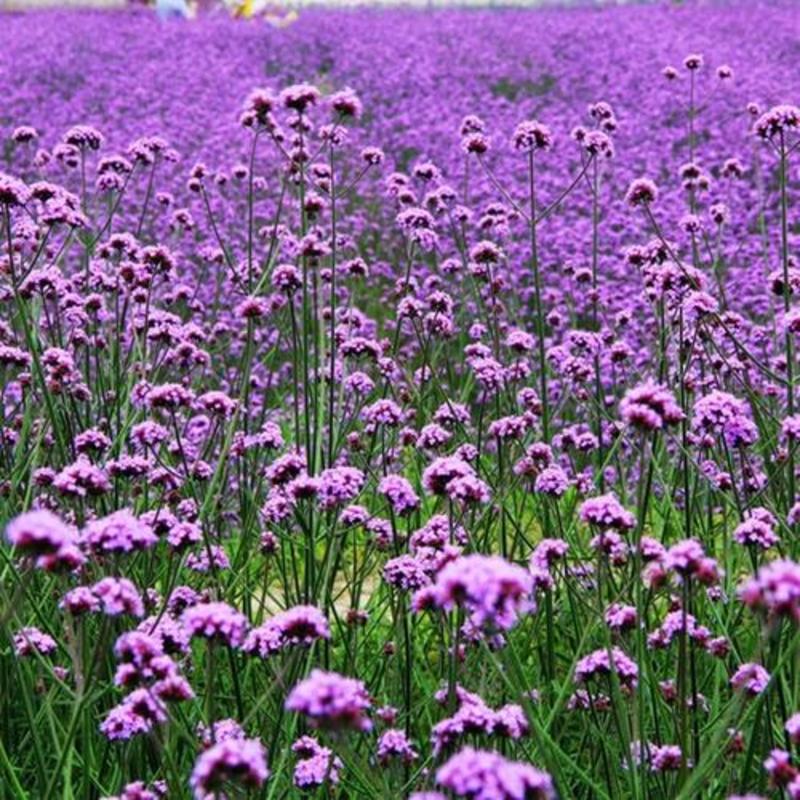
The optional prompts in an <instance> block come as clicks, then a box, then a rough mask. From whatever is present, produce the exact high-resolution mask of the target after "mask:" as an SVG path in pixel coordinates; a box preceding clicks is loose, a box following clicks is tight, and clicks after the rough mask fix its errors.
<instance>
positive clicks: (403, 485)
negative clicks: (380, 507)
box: [378, 475, 419, 516]
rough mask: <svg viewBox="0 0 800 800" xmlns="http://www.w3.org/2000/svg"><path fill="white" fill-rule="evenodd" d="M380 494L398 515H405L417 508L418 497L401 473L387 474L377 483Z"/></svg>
mask: <svg viewBox="0 0 800 800" xmlns="http://www.w3.org/2000/svg"><path fill="white" fill-rule="evenodd" d="M378 494H382V495H383V496H384V497H385V498H386V499H387V500H388V501H389V504H390V505H391V507H392V511H394V513H395V514H397V515H398V516H405V515H406V514H410V513H411V512H412V511H416V509H417V508H419V497H418V496H417V493H416V492H415V491H414V488H413V487H412V486H411V484H410V483H409V482H408V481H407V480H406V479H405V478H404V477H402V475H387V476H386V477H385V478H382V479H381V482H380V483H379V484H378Z"/></svg>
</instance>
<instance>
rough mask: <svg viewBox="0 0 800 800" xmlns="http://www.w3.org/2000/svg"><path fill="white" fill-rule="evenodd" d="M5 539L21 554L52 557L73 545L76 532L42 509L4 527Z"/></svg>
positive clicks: (76, 537)
mask: <svg viewBox="0 0 800 800" xmlns="http://www.w3.org/2000/svg"><path fill="white" fill-rule="evenodd" d="M6 538H7V539H8V541H9V542H10V543H11V544H12V545H13V547H15V548H16V549H17V551H19V552H20V553H22V554H25V555H32V556H44V555H53V554H55V553H58V552H59V551H61V550H63V549H64V548H66V547H69V546H71V545H75V544H76V543H77V540H78V536H77V531H76V530H75V529H74V528H73V527H71V526H69V525H67V524H66V523H65V522H62V520H61V519H60V518H59V517H57V516H56V515H55V514H53V513H52V512H51V511H46V510H44V509H42V510H37V511H28V512H26V513H25V514H20V516H18V517H15V518H14V519H12V520H11V522H9V523H8V526H7V527H6Z"/></svg>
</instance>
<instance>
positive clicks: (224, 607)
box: [181, 602, 248, 647]
mask: <svg viewBox="0 0 800 800" xmlns="http://www.w3.org/2000/svg"><path fill="white" fill-rule="evenodd" d="M181 622H182V623H183V626H184V627H185V628H186V630H187V632H188V633H189V635H190V636H192V637H194V636H202V637H203V638H205V639H210V640H212V641H219V642H222V643H224V644H226V645H228V647H240V646H241V644H242V642H243V641H244V637H245V634H246V632H247V627H248V623H247V618H246V617H245V615H244V614H242V613H241V612H240V611H237V610H236V609H235V608H233V607H232V606H229V605H228V604H227V603H219V602H217V603H198V604H197V605H194V606H190V607H189V608H187V609H186V611H184V612H183V616H182V617H181Z"/></svg>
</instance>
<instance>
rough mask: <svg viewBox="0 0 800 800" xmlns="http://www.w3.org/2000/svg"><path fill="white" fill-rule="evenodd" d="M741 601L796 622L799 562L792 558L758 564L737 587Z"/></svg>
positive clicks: (799, 601) (799, 607)
mask: <svg viewBox="0 0 800 800" xmlns="http://www.w3.org/2000/svg"><path fill="white" fill-rule="evenodd" d="M739 597H741V599H742V602H743V603H745V605H747V606H750V607H751V608H757V609H762V610H764V611H766V613H767V614H769V615H770V616H773V617H777V616H785V617H788V618H789V619H792V620H794V621H795V622H800V565H799V564H796V563H795V562H794V561H788V560H779V561H772V562H770V563H769V564H765V565H764V566H763V567H761V568H760V569H759V570H758V572H757V573H756V575H755V576H754V577H752V578H749V579H748V580H747V581H745V583H744V584H743V585H742V587H741V588H740V589H739Z"/></svg>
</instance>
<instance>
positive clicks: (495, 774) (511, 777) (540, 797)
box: [436, 747, 556, 800]
mask: <svg viewBox="0 0 800 800" xmlns="http://www.w3.org/2000/svg"><path fill="white" fill-rule="evenodd" d="M436 783H437V784H438V785H439V786H441V787H442V788H444V789H446V790H448V791H450V792H452V793H453V794H454V795H455V796H456V797H466V798H470V800H521V799H522V798H525V799H526V800H555V797H556V791H555V787H554V784H553V780H552V778H551V777H550V776H549V775H548V774H547V773H546V772H542V771H541V770H539V769H536V767H534V766H533V765H532V764H526V763H523V762H520V761H510V760H508V759H506V758H505V757H503V756H501V755H500V754H499V753H495V752H493V751H488V750H474V749H473V748H471V747H465V748H464V749H463V750H461V751H460V752H458V753H456V755H454V756H452V757H451V758H450V759H449V760H448V761H447V762H445V763H444V764H443V765H442V766H441V767H440V768H439V769H438V770H437V771H436Z"/></svg>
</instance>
